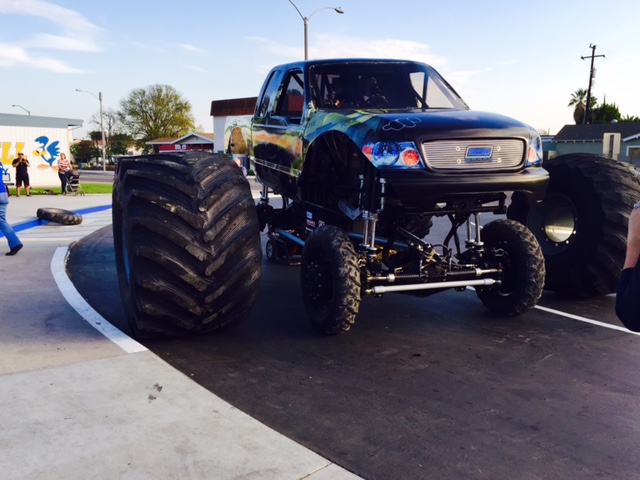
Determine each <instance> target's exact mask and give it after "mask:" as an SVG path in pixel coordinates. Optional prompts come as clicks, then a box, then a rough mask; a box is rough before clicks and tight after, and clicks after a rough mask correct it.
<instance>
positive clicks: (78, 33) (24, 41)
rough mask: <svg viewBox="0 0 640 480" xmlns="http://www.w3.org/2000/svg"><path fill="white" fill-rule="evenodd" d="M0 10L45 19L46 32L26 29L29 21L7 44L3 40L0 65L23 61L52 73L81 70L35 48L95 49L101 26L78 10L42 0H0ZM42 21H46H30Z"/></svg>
mask: <svg viewBox="0 0 640 480" xmlns="http://www.w3.org/2000/svg"><path fill="white" fill-rule="evenodd" d="M0 14H2V15H23V16H30V17H37V18H39V19H41V20H45V21H47V22H48V23H49V26H48V28H47V30H49V31H46V32H30V31H29V26H30V25H31V23H30V22H25V23H24V25H27V26H26V27H25V28H23V29H22V30H21V35H17V36H15V37H14V38H15V40H14V41H13V43H11V44H5V45H4V46H3V51H2V52H0V65H2V66H11V67H13V66H20V65H23V66H24V65H26V66H29V67H33V68H38V69H42V70H49V71H53V72H56V73H82V70H80V69H77V68H74V67H70V66H68V65H66V64H65V63H64V62H61V61H60V60H57V59H55V58H51V56H42V55H38V54H37V53H35V52H34V51H35V50H57V51H72V52H98V51H101V50H102V49H101V47H100V46H99V44H98V43H97V39H98V37H99V35H100V34H101V33H102V29H101V28H100V27H97V26H96V25H94V24H93V23H91V22H89V21H88V20H87V19H86V18H85V17H84V16H83V15H81V14H80V13H78V12H76V11H74V10H70V9H68V8H64V7H61V6H59V5H55V4H53V3H51V2H47V1H43V0H2V1H0ZM33 23H34V24H37V25H43V24H45V25H46V22H42V21H40V22H33Z"/></svg>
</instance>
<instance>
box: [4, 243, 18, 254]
mask: <svg viewBox="0 0 640 480" xmlns="http://www.w3.org/2000/svg"><path fill="white" fill-rule="evenodd" d="M21 248H22V244H20V245H16V246H15V247H13V248H12V249H11V250H9V251H8V252H7V253H5V255H15V254H16V253H18V252H19V251H20V249H21Z"/></svg>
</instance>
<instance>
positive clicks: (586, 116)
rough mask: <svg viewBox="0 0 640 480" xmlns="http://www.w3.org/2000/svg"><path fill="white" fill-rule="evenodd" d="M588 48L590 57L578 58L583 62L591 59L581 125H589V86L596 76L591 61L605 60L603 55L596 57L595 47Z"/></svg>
mask: <svg viewBox="0 0 640 480" xmlns="http://www.w3.org/2000/svg"><path fill="white" fill-rule="evenodd" d="M589 48H590V49H591V55H589V56H588V57H580V58H581V59H582V60H584V59H585V58H591V69H590V70H589V90H587V106H586V108H585V110H584V118H583V119H582V123H583V124H587V123H589V115H590V113H591V86H592V85H593V79H594V77H595V76H596V69H595V68H594V67H593V61H594V60H595V59H596V58H597V57H602V58H606V57H605V56H604V55H596V46H595V45H589Z"/></svg>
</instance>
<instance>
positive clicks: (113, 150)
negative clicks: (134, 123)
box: [109, 133, 133, 156]
mask: <svg viewBox="0 0 640 480" xmlns="http://www.w3.org/2000/svg"><path fill="white" fill-rule="evenodd" d="M132 144H133V139H132V138H131V135H128V134H126V133H114V134H113V135H111V136H110V137H109V156H111V155H126V154H127V152H128V150H129V147H130V146H131V145H132Z"/></svg>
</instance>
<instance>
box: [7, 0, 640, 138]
mask: <svg viewBox="0 0 640 480" xmlns="http://www.w3.org/2000/svg"><path fill="white" fill-rule="evenodd" d="M334 1H337V3H332V2H334ZM293 3H294V4H295V5H296V6H297V8H298V10H299V11H300V13H298V11H296V9H295V8H294V5H293V4H292V3H291V2H290V1H289V0H244V1H242V2H240V1H229V0H173V1H169V0H154V1H153V2H151V1H142V0H127V1H123V0H108V1H87V0H0V22H1V25H2V28H0V76H1V78H2V80H1V85H2V88H1V89H0V112H1V113H12V114H25V115H26V112H25V110H28V111H30V112H31V115H40V116H50V117H62V118H74V119H81V120H83V121H84V126H83V127H82V128H78V129H76V130H75V131H74V138H83V137H85V136H86V135H87V132H88V131H92V130H99V126H98V125H96V124H94V123H91V118H92V117H94V118H98V113H99V106H100V104H99V101H98V99H97V98H96V97H97V96H98V95H99V92H102V95H103V106H104V109H105V110H106V109H116V110H117V109H119V106H120V101H121V100H123V99H124V98H125V97H126V96H127V95H128V94H129V93H130V92H131V91H132V90H133V89H137V88H146V87H148V86H150V85H155V84H165V85H170V86H172V87H174V88H175V89H176V90H178V92H180V94H181V95H182V96H183V97H184V98H185V99H186V100H188V101H189V102H190V103H191V105H192V111H193V114H194V116H195V118H196V125H198V126H199V127H201V131H205V132H212V131H213V121H212V118H211V116H210V115H209V111H210V106H211V101H212V100H222V99H229V98H241V97H252V96H256V95H258V93H259V90H260V87H261V85H262V82H263V80H264V78H265V75H266V74H267V73H268V71H269V70H270V69H271V67H273V66H275V65H279V64H282V63H287V62H290V61H296V60H300V59H302V58H303V57H304V22H303V19H302V17H306V18H307V19H308V29H309V31H308V33H309V35H308V46H309V58H310V59H319V58H347V57H368V58H400V59H408V60H417V61H422V62H425V63H428V64H430V65H431V66H433V67H434V68H436V70H438V71H439V72H440V74H442V75H443V76H444V77H445V78H446V79H447V80H448V81H449V83H451V84H452V85H453V87H454V88H455V89H456V90H457V91H458V93H459V94H460V95H461V96H462V98H463V99H464V100H465V101H466V102H467V104H468V105H469V106H470V107H471V108H472V109H474V110H484V111H490V112H496V113H501V114H504V115H508V116H511V117H514V118H517V119H519V120H521V121H523V122H526V123H528V124H530V125H531V126H533V127H534V128H536V129H538V130H539V131H543V132H548V133H550V134H555V133H557V132H558V131H559V130H560V129H561V128H562V126H564V125H566V124H572V123H573V117H572V113H573V109H572V108H570V107H568V103H569V101H570V99H571V94H572V93H573V92H575V91H576V90H577V89H579V88H584V89H586V88H587V87H588V83H589V69H590V59H586V60H585V59H582V58H581V57H589V56H590V55H591V53H592V50H591V48H590V45H596V51H595V53H596V55H604V56H605V57H598V58H596V59H595V66H596V78H595V84H594V86H593V88H592V94H593V95H594V96H595V97H596V98H597V99H598V100H599V101H602V100H604V99H606V101H607V103H615V104H616V105H617V106H618V108H619V110H620V112H621V114H622V115H634V116H640V88H638V86H639V85H640V37H639V36H638V33H637V31H638V27H637V22H638V18H640V2H639V1H638V0H609V1H607V2H603V1H602V0H597V1H595V0H554V1H550V0H539V1H537V2H532V1H526V2H525V1H522V0H485V1H479V0H458V1H449V2H442V1H437V2H436V1H433V0H395V1H389V0H384V1H382V0H293ZM325 7H340V8H341V9H342V10H343V11H344V14H338V13H336V12H335V11H334V10H333V9H332V8H325ZM76 89H81V90H85V91H86V92H90V93H84V92H77V91H76ZM92 95H93V96H92ZM12 105H20V107H13V106H12ZM21 107H22V108H21Z"/></svg>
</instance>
